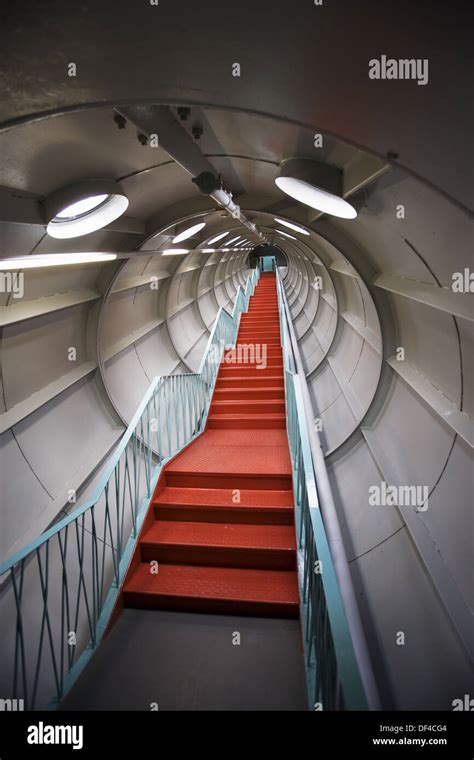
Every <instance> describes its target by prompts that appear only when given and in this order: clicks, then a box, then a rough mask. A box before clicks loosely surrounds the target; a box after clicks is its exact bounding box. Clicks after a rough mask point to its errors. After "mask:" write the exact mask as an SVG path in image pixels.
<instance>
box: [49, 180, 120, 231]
mask: <svg viewBox="0 0 474 760" xmlns="http://www.w3.org/2000/svg"><path fill="white" fill-rule="evenodd" d="M127 207H128V198H127V196H126V195H125V191H124V190H123V189H122V186H121V185H120V184H119V183H118V182H114V181H113V180H109V179H94V180H86V181H84V182H78V183H77V184H75V185H70V186H69V187H64V188H61V189H60V190H56V191H55V192H54V193H51V195H49V196H48V197H47V198H46V199H45V200H44V201H43V210H44V217H45V221H46V224H47V228H46V230H47V233H48V235H50V236H51V237H53V238H59V239H65V238H74V237H80V236H81V235H87V234H89V233H90V232H95V231H96V230H100V229H102V227H106V226H107V225H108V224H110V223H111V222H114V221H115V220H116V219H118V218H119V216H122V214H123V213H124V211H125V210H126V209H127Z"/></svg>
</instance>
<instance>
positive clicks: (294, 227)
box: [275, 217, 309, 235]
mask: <svg viewBox="0 0 474 760" xmlns="http://www.w3.org/2000/svg"><path fill="white" fill-rule="evenodd" d="M275 222H278V224H283V225H284V226H285V227H289V228H290V230H294V231H295V232H301V234H302V235H309V232H308V230H305V229H304V227H300V226H299V225H298V224H293V223H292V222H287V221H286V219H278V217H275Z"/></svg>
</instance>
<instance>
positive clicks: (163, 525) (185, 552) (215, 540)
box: [140, 520, 296, 570]
mask: <svg viewBox="0 0 474 760" xmlns="http://www.w3.org/2000/svg"><path fill="white" fill-rule="evenodd" d="M140 547H141V558H142V562H151V561H152V560H157V561H158V562H160V563H161V562H166V563H175V564H178V565H179V564H183V563H188V564H191V565H207V566H210V565H212V566H221V567H226V566H227V567H255V568H267V569H269V570H292V569H294V567H295V562H296V542H295V531H294V529H293V526H287V525H267V526H266V527H265V530H262V526H261V525H246V524H244V525H239V524H236V523H232V524H227V523H207V522H186V523H184V522H168V521H163V520H160V521H155V522H154V523H152V524H151V526H150V527H149V528H148V530H146V531H145V533H144V535H143V536H142V538H141V541H140Z"/></svg>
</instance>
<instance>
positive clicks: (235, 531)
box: [122, 273, 299, 617]
mask: <svg viewBox="0 0 474 760" xmlns="http://www.w3.org/2000/svg"><path fill="white" fill-rule="evenodd" d="M257 344H258V346H264V345H265V346H266V367H263V362H262V359H263V358H265V355H264V354H263V349H261V352H260V353H258V350H256V349H255V346H256V345H257ZM245 347H246V348H245ZM249 347H250V348H249ZM236 349H237V351H236V355H232V354H230V353H229V352H228V353H227V354H226V357H227V359H230V358H232V359H233V360H236V361H235V363H228V362H226V361H223V362H222V364H221V367H220V369H219V374H218V378H217V383H216V388H215V391H214V395H213V398H212V403H211V407H210V411H209V417H208V422H207V426H206V430H205V431H204V433H203V434H202V435H201V436H199V437H198V438H197V439H196V440H195V441H193V442H192V443H191V444H190V445H189V446H187V447H186V448H185V449H184V450H183V451H182V452H181V453H180V454H178V455H177V456H176V457H175V458H174V459H173V460H172V461H171V462H169V463H168V464H167V465H166V467H165V468H164V470H163V472H162V474H161V476H160V480H159V483H158V486H157V488H156V491H155V494H154V498H153V508H152V509H150V510H149V512H148V515H147V518H146V520H145V522H144V525H143V528H142V531H141V534H140V539H139V542H138V544H137V548H136V550H135V554H134V557H133V559H132V562H131V565H130V568H129V570H128V573H127V577H126V579H125V583H124V587H123V598H122V603H123V604H124V605H125V606H127V607H140V608H143V607H146V608H154V609H167V610H187V611H190V610H191V611H197V612H216V613H229V614H248V615H268V616H272V617H297V616H298V611H299V608H298V605H299V598H298V584H297V574H296V544H295V529H294V521H293V491H292V476H291V464H290V456H289V450H288V442H287V437H286V417H285V394H284V380H283V357H282V349H281V345H280V328H279V320H278V301H277V293H276V279H275V275H274V274H273V273H268V274H262V276H261V278H260V280H259V283H258V285H257V288H256V290H255V294H254V296H253V297H252V298H251V300H250V307H249V311H248V312H247V313H244V314H242V317H241V322H240V329H239V333H238V337H237V346H236ZM239 359H240V361H239ZM249 359H250V360H252V359H253V362H251V363H250V362H249V361H248V360H249ZM246 360H247V361H246ZM152 560H157V562H158V572H157V573H153V572H151V568H152V566H151V565H150V562H151V561H152ZM155 568H156V566H155Z"/></svg>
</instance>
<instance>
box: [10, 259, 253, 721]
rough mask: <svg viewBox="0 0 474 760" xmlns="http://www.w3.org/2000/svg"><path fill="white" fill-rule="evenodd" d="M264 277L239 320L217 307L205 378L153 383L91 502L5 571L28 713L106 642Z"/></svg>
mask: <svg viewBox="0 0 474 760" xmlns="http://www.w3.org/2000/svg"><path fill="white" fill-rule="evenodd" d="M259 276H260V272H259V270H258V269H255V270H253V272H252V274H251V275H249V276H248V278H247V280H246V283H245V288H244V289H242V287H240V286H239V288H238V290H237V293H236V298H235V301H234V306H233V310H232V313H231V314H229V312H228V311H226V310H225V309H224V308H220V309H219V311H218V314H217V316H216V319H215V321H214V326H213V329H212V331H211V334H210V336H209V340H208V343H207V346H206V350H205V352H204V355H203V358H202V361H201V363H200V366H199V371H198V372H197V373H195V374H193V373H188V374H179V375H167V376H161V377H155V378H154V380H153V381H152V382H151V384H150V387H149V388H148V390H147V391H146V393H145V396H144V397H143V399H142V401H141V402H140V405H139V407H138V409H137V411H136V412H135V415H134V417H133V419H132V420H131V422H130V424H129V426H128V428H127V430H126V431H125V433H124V434H123V436H122V438H121V440H120V442H119V443H118V445H117V447H116V449H115V451H114V454H113V456H112V458H111V460H110V462H109V463H108V464H107V466H106V467H105V469H104V472H103V474H102V475H101V477H100V479H99V482H98V484H97V486H96V487H95V489H94V493H93V495H92V496H91V497H90V498H89V499H87V501H86V502H85V503H84V504H82V505H81V506H79V507H78V508H76V509H75V510H74V511H73V512H72V513H71V514H69V515H67V516H66V517H64V518H63V519H62V520H60V521H59V522H57V523H55V524H54V525H53V526H52V527H50V528H49V529H48V530H46V531H45V532H44V533H42V534H41V535H40V536H38V537H37V538H36V539H35V540H34V541H32V542H31V543H30V544H28V546H25V547H24V548H23V549H21V550H20V551H19V552H17V553H16V554H15V555H13V556H12V557H11V558H9V559H8V560H6V561H5V562H3V563H2V564H1V565H0V579H1V578H2V577H7V578H8V577H9V578H10V580H11V584H8V586H7V587H6V589H5V590H4V594H3V598H2V660H3V663H7V662H8V663H10V666H11V667H10V670H11V674H10V675H11V682H12V693H11V699H22V700H23V704H24V707H25V709H30V710H32V709H35V708H36V707H37V706H39V709H40V708H44V707H45V706H49V707H50V708H55V707H56V706H57V705H58V704H59V702H60V701H61V700H62V699H63V698H64V696H65V695H66V694H67V693H68V691H69V690H70V688H71V687H72V685H73V684H74V682H75V681H76V679H77V677H78V676H79V674H80V673H81V671H82V669H83V668H84V667H85V665H86V663H87V662H88V661H89V659H90V657H91V656H92V654H93V653H94V651H95V649H96V648H97V646H98V644H99V643H100V641H101V639H102V637H103V635H104V632H105V630H106V628H107V625H108V622H109V620H110V616H111V613H112V610H113V608H114V605H115V602H116V600H117V597H118V594H119V591H120V587H121V584H122V581H123V579H124V576H125V572H126V570H127V567H128V564H129V562H130V559H131V556H132V553H133V549H134V547H135V544H136V540H137V537H138V534H139V531H140V528H141V525H142V523H143V519H144V517H145V514H146V511H147V508H148V506H149V503H150V500H151V497H152V495H153V492H154V489H155V486H156V483H157V481H158V477H159V474H160V472H161V468H162V467H163V464H165V463H166V462H167V461H168V460H169V459H170V458H171V457H173V456H174V455H175V454H176V453H177V452H179V451H180V450H181V449H182V448H183V447H184V446H186V445H187V444H188V443H189V442H190V441H192V440H193V439H194V438H195V437H196V436H198V435H200V434H201V433H202V431H203V430H204V427H205V424H206V420H207V415H208V413H209V406H210V402H211V397H212V392H213V389H214V384H215V381H216V377H217V372H218V368H219V364H220V361H221V359H222V354H223V351H224V350H225V348H227V347H232V346H234V345H235V340H236V336H237V333H238V328H239V323H240V315H241V313H242V311H246V310H247V309H248V303H249V299H250V296H251V295H252V294H253V292H254V289H255V285H256V283H257V281H258V278H259ZM7 574H9V575H7ZM38 600H39V601H38ZM5 697H7V698H9V695H5Z"/></svg>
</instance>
